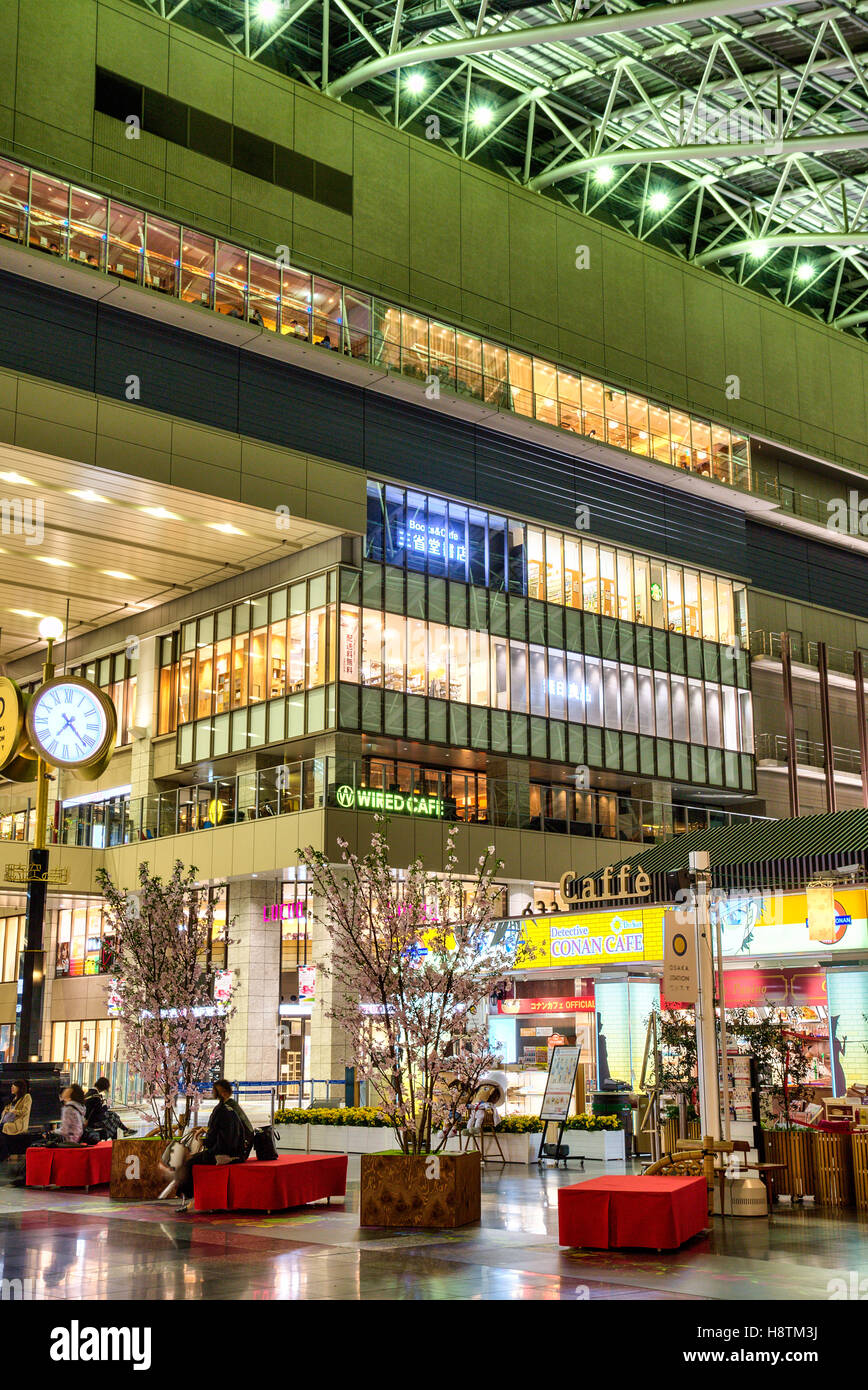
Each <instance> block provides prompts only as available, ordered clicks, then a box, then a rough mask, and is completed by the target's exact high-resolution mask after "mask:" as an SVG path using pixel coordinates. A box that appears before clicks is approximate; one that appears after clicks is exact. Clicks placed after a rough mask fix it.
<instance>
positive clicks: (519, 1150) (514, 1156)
mask: <svg viewBox="0 0 868 1390" xmlns="http://www.w3.org/2000/svg"><path fill="white" fill-rule="evenodd" d="M497 1137H498V1139H499V1141H500V1147H501V1148H502V1150H503V1156H504V1158H505V1159H506V1161H507V1163H524V1164H528V1163H536V1161H537V1155H538V1154H539V1146H540V1140H541V1139H542V1135H541V1134H498V1136H497ZM485 1154H486V1157H487V1158H490V1159H495V1160H498V1159H499V1158H500V1155H499V1154H498V1152H497V1145H496V1144H495V1142H494V1140H493V1139H492V1137H491V1135H490V1134H489V1135H486V1138H485Z"/></svg>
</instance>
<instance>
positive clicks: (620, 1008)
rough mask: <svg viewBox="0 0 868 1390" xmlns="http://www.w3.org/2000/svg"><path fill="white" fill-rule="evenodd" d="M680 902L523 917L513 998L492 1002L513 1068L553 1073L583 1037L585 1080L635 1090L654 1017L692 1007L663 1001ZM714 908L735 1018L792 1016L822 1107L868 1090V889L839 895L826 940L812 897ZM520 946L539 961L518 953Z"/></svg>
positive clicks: (810, 1085) (726, 993)
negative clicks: (558, 1052)
mask: <svg viewBox="0 0 868 1390" xmlns="http://www.w3.org/2000/svg"><path fill="white" fill-rule="evenodd" d="M674 906H675V904H674V903H650V904H647V905H641V906H640V905H634V906H631V907H628V906H625V905H620V906H617V907H608V908H604V909H595V910H590V911H585V912H575V913H562V912H561V913H551V914H544V915H540V916H535V917H524V918H518V919H516V920H515V923H514V925H515V927H516V932H517V936H518V941H517V948H516V969H515V971H514V972H513V973H512V975H511V978H510V981H507V982H504V985H505V986H507V988H508V997H504V998H499V997H498V998H496V999H493V1000H492V1001H490V1006H489V1036H490V1039H491V1041H492V1043H493V1044H495V1045H497V1046H499V1047H500V1048H501V1049H502V1051H503V1054H504V1060H505V1063H506V1065H507V1067H508V1068H512V1069H516V1070H522V1071H534V1070H537V1071H538V1070H544V1069H545V1068H546V1067H547V1063H548V1057H549V1054H550V1049H551V1046H553V1045H555V1044H556V1043H557V1042H560V1041H565V1042H581V1044H582V1060H583V1063H584V1066H585V1069H586V1084H587V1085H589V1086H595V1087H597V1088H601V1089H624V1090H629V1091H634V1090H635V1089H636V1088H638V1086H639V1085H640V1081H641V1072H642V1063H643V1057H644V1053H645V1046H646V1039H647V1031H648V1020H649V1018H650V1017H651V1015H652V1013H653V1012H655V1011H657V1010H660V1009H662V1010H667V1011H670V1012H675V1013H677V1012H679V1011H681V1010H682V1009H684V1008H686V1007H687V1006H684V1005H681V1004H680V1003H679V1001H671V1000H667V999H666V998H665V997H663V996H662V994H661V980H662V970H663V918H664V913H665V912H666V911H667V910H669V909H670V908H671V907H674ZM713 912H714V913H717V914H719V916H720V925H721V939H722V943H723V978H722V986H723V987H722V996H723V1002H724V1004H725V1008H726V1011H727V1015H728V1016H730V1015H736V1014H737V1015H738V1016H739V1017H743V1018H745V1019H746V1020H747V1021H749V1022H758V1021H760V1020H762V1019H769V1018H771V1019H780V1018H783V1017H785V1018H786V1021H787V1026H788V1027H792V1028H793V1030H794V1031H795V1032H796V1033H798V1034H799V1035H800V1036H801V1037H802V1038H803V1039H804V1042H805V1043H806V1049H807V1052H808V1054H809V1072H808V1075H807V1076H806V1079H805V1087H806V1088H807V1089H808V1090H809V1091H811V1092H812V1093H814V1094H815V1095H816V1097H817V1098H818V1100H822V1099H823V1098H825V1097H833V1096H835V1097H839V1096H843V1095H844V1094H845V1093H846V1092H847V1090H848V1088H852V1087H854V1086H862V1085H865V1084H866V1083H868V968H866V965H865V961H866V953H868V888H866V886H864V885H863V884H858V885H857V884H854V885H848V886H846V887H841V888H839V889H836V890H835V894H834V917H833V920H832V921H831V922H830V923H829V924H828V926H827V929H826V930H825V931H822V932H820V933H818V929H817V927H816V924H814V925H813V926H811V925H810V921H809V916H810V914H809V905H808V897H807V894H806V892H805V891H791V892H777V891H776V892H771V893H763V892H761V891H759V890H757V891H752V890H749V889H748V890H743V891H742V892H740V893H739V894H734V895H731V896H728V897H723V896H721V897H720V898H719V899H718V900H717V902H716V903H715V904H714V907H713ZM522 943H524V944H525V945H526V946H527V947H530V948H531V949H532V950H534V951H535V953H536V954H535V955H534V956H533V958H525V959H524V960H523V959H522ZM580 970H581V972H582V975H581V977H580V976H579V975H578V973H577V972H578V971H580ZM717 980H718V991H720V974H719V973H718V976H717ZM579 986H581V988H579ZM503 992H504V991H503V990H501V991H500V993H503ZM718 997H720V994H719V995H718Z"/></svg>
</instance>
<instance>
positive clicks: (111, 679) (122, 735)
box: [23, 647, 139, 748]
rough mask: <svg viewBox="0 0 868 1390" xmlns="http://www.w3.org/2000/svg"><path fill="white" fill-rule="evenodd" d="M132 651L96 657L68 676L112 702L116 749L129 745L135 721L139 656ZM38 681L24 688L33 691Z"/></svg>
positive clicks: (76, 668) (76, 667)
mask: <svg viewBox="0 0 868 1390" xmlns="http://www.w3.org/2000/svg"><path fill="white" fill-rule="evenodd" d="M132 650H133V649H132V648H126V647H124V648H121V650H120V651H117V652H110V653H109V655H108V656H101V657H98V658H97V659H96V660H94V661H88V662H85V663H84V664H83V665H79V666H70V667H68V668H67V675H70V676H80V677H81V678H83V679H84V680H88V681H90V682H91V684H92V685H98V686H99V688H100V690H104V691H105V693H106V695H108V696H109V698H110V700H111V701H112V703H113V705H114V707H115V709H116V711H117V716H118V731H117V736H116V738H115V747H116V748H122V747H124V746H126V745H127V744H129V743H131V742H132V738H133V735H132V729H133V725H134V724H135V722H136V685H137V682H138V668H139V663H138V657H137V656H133V655H131V654H130V653H131V651H132ZM40 684H41V681H31V682H29V683H28V684H27V685H25V686H24V687H23V688H24V689H25V690H27V691H32V690H35V689H36V688H37V686H39V685H40Z"/></svg>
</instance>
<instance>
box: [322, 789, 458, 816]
mask: <svg viewBox="0 0 868 1390" xmlns="http://www.w3.org/2000/svg"><path fill="white" fill-rule="evenodd" d="M335 799H336V801H337V803H338V805H339V806H342V807H343V809H344V810H345V811H387V812H394V813H395V815H400V816H430V817H432V818H434V819H440V818H442V816H443V801H442V799H441V798H440V797H439V796H414V795H412V794H410V795H407V796H405V795H404V793H403V792H385V791H377V790H376V789H375V788H374V787H348V786H342V787H338V789H337V791H336V792H335Z"/></svg>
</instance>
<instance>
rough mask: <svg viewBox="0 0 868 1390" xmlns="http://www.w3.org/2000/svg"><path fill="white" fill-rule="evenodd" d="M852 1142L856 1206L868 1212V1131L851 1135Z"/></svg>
mask: <svg viewBox="0 0 868 1390" xmlns="http://www.w3.org/2000/svg"><path fill="white" fill-rule="evenodd" d="M850 1140H851V1143H852V1146H853V1147H852V1152H851V1157H852V1160H853V1186H854V1188H855V1192H856V1206H857V1207H858V1209H859V1211H868V1130H866V1131H864V1132H863V1133H861V1134H851V1135H850Z"/></svg>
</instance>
